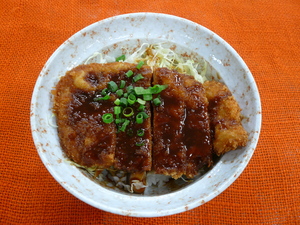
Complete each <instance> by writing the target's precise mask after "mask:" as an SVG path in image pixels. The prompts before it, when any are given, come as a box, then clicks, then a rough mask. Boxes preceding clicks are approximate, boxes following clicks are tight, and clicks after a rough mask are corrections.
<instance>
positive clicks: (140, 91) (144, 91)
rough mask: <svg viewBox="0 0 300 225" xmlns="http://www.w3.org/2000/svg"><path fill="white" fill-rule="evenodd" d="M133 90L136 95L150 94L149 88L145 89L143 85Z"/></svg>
mask: <svg viewBox="0 0 300 225" xmlns="http://www.w3.org/2000/svg"><path fill="white" fill-rule="evenodd" d="M134 92H135V94H136V95H145V94H152V93H151V91H150V89H145V88H143V87H135V88H134Z"/></svg>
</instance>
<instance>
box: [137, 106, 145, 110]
mask: <svg viewBox="0 0 300 225" xmlns="http://www.w3.org/2000/svg"><path fill="white" fill-rule="evenodd" d="M145 108H146V106H144V105H140V106H139V108H138V111H144V109H145Z"/></svg>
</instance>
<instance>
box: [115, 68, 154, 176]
mask: <svg viewBox="0 0 300 225" xmlns="http://www.w3.org/2000/svg"><path fill="white" fill-rule="evenodd" d="M128 70H131V71H133V75H132V76H131V77H127V76H126V75H125V74H120V76H119V79H121V80H124V81H125V82H126V85H125V88H124V93H125V92H126V89H127V87H128V86H133V87H143V88H148V87H150V86H151V81H152V70H151V69H150V67H148V66H143V67H141V69H137V68H136V65H134V66H132V67H131V68H128ZM137 74H141V75H142V76H143V79H140V80H138V81H137V82H132V77H134V76H136V75H137ZM139 106H140V104H139V103H137V102H136V103H134V104H133V105H130V108H131V109H132V110H133V112H134V114H133V116H131V117H127V118H126V117H124V116H123V118H124V119H129V120H130V123H129V125H128V126H127V128H126V131H125V132H118V133H117V143H116V153H115V163H114V166H115V168H116V169H118V170H123V171H127V172H130V173H132V172H141V171H150V170H151V166H152V160H151V157H152V133H151V109H150V102H146V104H145V109H144V110H143V112H145V113H146V114H147V115H148V118H145V119H144V121H143V123H141V124H138V123H136V116H137V114H138V113H141V111H140V110H139ZM131 109H129V110H131ZM141 134H143V135H141Z"/></svg>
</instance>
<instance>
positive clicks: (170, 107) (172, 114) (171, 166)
mask: <svg viewBox="0 0 300 225" xmlns="http://www.w3.org/2000/svg"><path fill="white" fill-rule="evenodd" d="M153 84H154V85H155V84H160V85H163V84H167V85H168V87H167V88H166V89H165V90H164V91H162V92H161V93H160V98H161V104H160V105H158V106H153V149H152V152H153V155H152V157H153V158H152V166H153V170H154V171H155V172H156V173H158V174H164V175H169V176H172V177H173V178H175V179H177V178H179V177H181V176H182V175H184V174H185V171H186V169H185V168H186V146H185V144H184V134H183V129H184V121H185V117H186V112H185V103H184V97H185V93H186V91H185V89H184V88H183V86H182V84H181V78H180V74H178V73H177V72H175V71H172V70H169V69H166V68H157V69H156V70H155V71H154V73H153Z"/></svg>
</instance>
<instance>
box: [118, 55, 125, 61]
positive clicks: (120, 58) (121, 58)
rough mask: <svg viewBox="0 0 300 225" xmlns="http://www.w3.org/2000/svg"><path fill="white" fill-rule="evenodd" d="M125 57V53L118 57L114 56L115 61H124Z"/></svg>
mask: <svg viewBox="0 0 300 225" xmlns="http://www.w3.org/2000/svg"><path fill="white" fill-rule="evenodd" d="M125 58H126V57H125V55H121V56H119V57H117V58H116V62H119V61H121V60H123V61H124V60H125Z"/></svg>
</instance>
